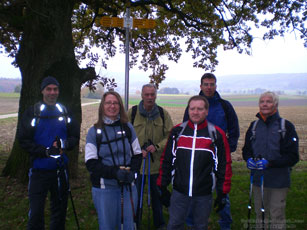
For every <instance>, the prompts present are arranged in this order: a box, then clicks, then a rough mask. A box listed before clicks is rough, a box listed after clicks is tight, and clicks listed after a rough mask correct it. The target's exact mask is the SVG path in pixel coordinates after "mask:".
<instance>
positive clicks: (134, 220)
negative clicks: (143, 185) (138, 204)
mask: <svg viewBox="0 0 307 230" xmlns="http://www.w3.org/2000/svg"><path fill="white" fill-rule="evenodd" d="M128 186H129V193H130V202H131V208H132V215H133V222H134V229H135V230H136V229H137V228H136V215H135V209H134V202H133V196H132V188H131V184H129V185H128Z"/></svg>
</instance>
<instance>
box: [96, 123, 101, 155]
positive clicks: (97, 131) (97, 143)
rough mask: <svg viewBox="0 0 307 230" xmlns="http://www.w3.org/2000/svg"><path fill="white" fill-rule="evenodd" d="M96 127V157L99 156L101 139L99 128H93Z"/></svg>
mask: <svg viewBox="0 0 307 230" xmlns="http://www.w3.org/2000/svg"><path fill="white" fill-rule="evenodd" d="M95 129H96V145H97V155H98V158H100V157H99V150H100V145H101V143H102V141H101V139H102V130H101V129H99V128H95Z"/></svg>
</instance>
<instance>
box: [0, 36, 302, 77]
mask: <svg viewBox="0 0 307 230" xmlns="http://www.w3.org/2000/svg"><path fill="white" fill-rule="evenodd" d="M252 49H253V51H252V55H251V56H248V55H244V54H238V53H237V52H236V51H235V50H231V51H223V50H222V49H219V50H218V60H219V65H218V66H217V68H216V71H215V74H216V76H224V75H234V74H272V73H307V49H306V48H304V45H303V40H300V39H297V38H295V36H294V34H290V35H287V36H286V37H285V38H276V39H274V40H271V41H263V40H261V39H256V40H255V41H254V42H253V45H252ZM11 62H12V59H10V58H7V57H6V56H5V55H4V54H0V77H6V78H19V77H20V72H19V70H18V69H17V68H14V67H13V66H12V65H11ZM169 67H170V68H169V70H168V71H167V74H166V77H167V81H173V80H186V79H193V80H198V79H199V78H200V77H201V75H202V74H203V73H204V72H205V71H203V70H201V69H196V68H193V60H192V58H191V55H190V54H184V55H182V57H181V60H180V61H179V63H173V62H169ZM99 69H100V68H99V67H97V69H96V70H97V72H99ZM102 74H103V75H105V76H108V77H115V80H117V81H122V80H123V79H124V76H125V55H124V54H122V55H117V56H116V57H115V58H114V59H112V60H111V61H109V62H108V69H107V70H103V72H102ZM149 74H150V72H148V73H144V72H143V71H139V70H138V69H137V68H134V69H133V70H131V71H130V82H133V81H140V80H141V81H147V80H148V78H147V76H148V75H149Z"/></svg>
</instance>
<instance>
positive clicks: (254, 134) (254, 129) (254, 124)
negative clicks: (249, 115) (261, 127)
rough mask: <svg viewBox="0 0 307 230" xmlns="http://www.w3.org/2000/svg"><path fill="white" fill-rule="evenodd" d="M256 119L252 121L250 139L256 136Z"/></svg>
mask: <svg viewBox="0 0 307 230" xmlns="http://www.w3.org/2000/svg"><path fill="white" fill-rule="evenodd" d="M258 121H259V120H255V121H254V123H253V127H252V136H251V138H250V140H255V138H256V127H257V124H258Z"/></svg>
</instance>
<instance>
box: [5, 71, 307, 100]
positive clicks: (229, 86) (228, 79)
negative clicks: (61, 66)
mask: <svg viewBox="0 0 307 230" xmlns="http://www.w3.org/2000/svg"><path fill="white" fill-rule="evenodd" d="M146 83H148V81H147V82H146V81H138V80H134V79H133V78H131V79H130V86H129V92H130V93H135V92H139V91H140V89H141V87H142V85H143V84H146ZM18 84H21V80H20V79H8V78H0V92H13V91H14V89H15V87H16V86H17V85H18ZM117 84H118V87H117V88H116V91H118V92H120V93H122V94H123V93H124V90H125V82H124V80H121V81H119V82H117ZM199 85H200V80H185V79H178V80H177V81H171V80H168V79H166V80H165V81H164V82H163V83H162V84H161V85H160V89H161V88H163V87H171V88H177V89H178V90H179V92H180V93H184V94H187V93H188V94H190V95H192V94H198V92H199ZM217 89H218V91H219V92H221V93H222V94H255V93H256V94H259V93H261V92H263V91H264V90H273V91H280V92H281V93H284V94H305V95H306V94H307V73H294V74H291V73H287V74H254V75H251V74H249V75H248V74H247V75H227V76H217Z"/></svg>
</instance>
